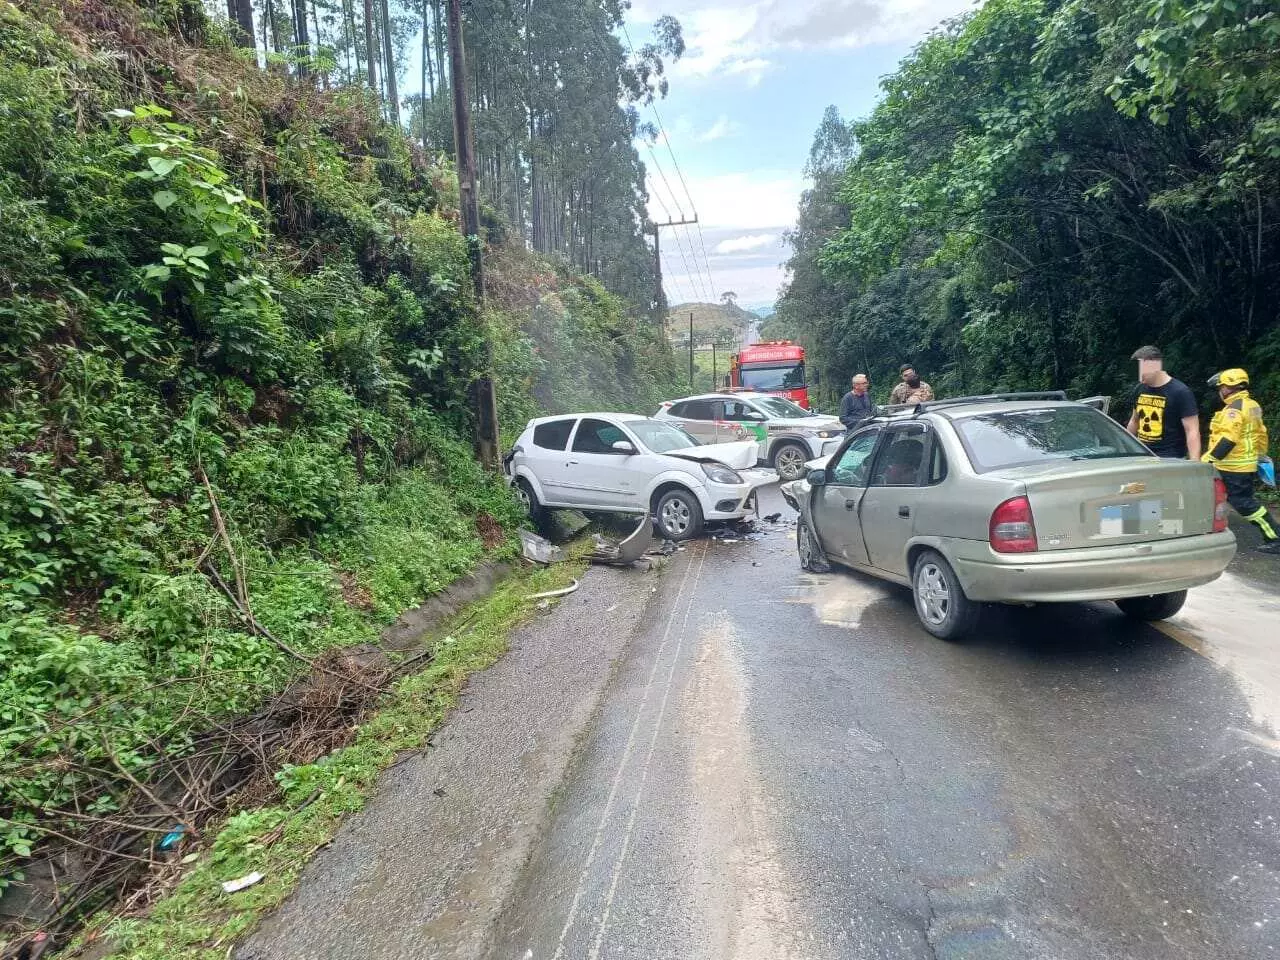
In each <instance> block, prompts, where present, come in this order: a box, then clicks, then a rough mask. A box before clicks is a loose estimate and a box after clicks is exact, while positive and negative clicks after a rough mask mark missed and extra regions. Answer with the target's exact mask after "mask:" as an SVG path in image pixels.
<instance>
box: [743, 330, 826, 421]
mask: <svg viewBox="0 0 1280 960" xmlns="http://www.w3.org/2000/svg"><path fill="white" fill-rule="evenodd" d="M729 389H731V390H754V391H757V392H759V393H772V394H776V395H778V396H781V397H786V398H787V399H788V400H791V401H793V402H795V403H798V404H800V406H802V407H804V408H805V409H806V410H807V409H809V383H808V381H807V380H806V379H805V375H804V347H802V346H800V344H798V343H792V342H791V341H790V340H773V341H770V342H767V343H753V344H751V346H749V347H743V348H742V350H741V352H739V353H735V354H734V355H733V356H731V357H730V358H729Z"/></svg>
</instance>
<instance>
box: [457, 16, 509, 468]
mask: <svg viewBox="0 0 1280 960" xmlns="http://www.w3.org/2000/svg"><path fill="white" fill-rule="evenodd" d="M449 72H450V73H451V74H452V78H453V82H452V83H450V84H449V86H450V89H451V90H452V93H453V143H454V149H455V150H456V151H457V153H456V155H457V165H458V199H459V203H460V206H461V208H462V211H461V212H462V235H463V236H464V237H466V239H467V248H468V249H469V250H470V252H471V282H472V285H473V286H474V287H475V292H476V319H477V320H478V321H479V323H480V325H481V337H482V339H483V342H484V349H483V364H484V369H483V370H482V371H481V374H480V376H479V377H478V378H476V381H475V382H474V383H473V384H472V385H471V394H472V399H473V401H474V402H475V416H476V436H475V448H476V456H477V457H478V458H479V460H480V462H481V463H483V464H484V465H485V467H487V468H488V469H490V470H496V469H497V468H498V405H497V400H496V398H495V396H494V390H493V342H492V340H490V338H489V331H488V329H487V328H486V326H485V325H486V320H485V314H484V260H483V250H482V248H481V242H480V195H479V191H478V190H477V188H476V154H475V144H474V142H473V141H472V133H471V101H470V100H468V99H467V56H466V51H465V50H464V49H463V45H462V0H449Z"/></svg>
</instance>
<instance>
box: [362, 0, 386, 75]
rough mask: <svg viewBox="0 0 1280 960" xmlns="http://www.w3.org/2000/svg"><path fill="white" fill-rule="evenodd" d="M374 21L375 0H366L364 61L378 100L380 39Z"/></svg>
mask: <svg viewBox="0 0 1280 960" xmlns="http://www.w3.org/2000/svg"><path fill="white" fill-rule="evenodd" d="M376 34H377V31H376V30H375V29H374V23H373V0H364V62H365V64H366V66H367V67H368V73H369V89H370V90H372V91H373V95H374V97H375V98H377V99H378V100H381V99H382V98H381V96H379V93H378V41H377V36H376Z"/></svg>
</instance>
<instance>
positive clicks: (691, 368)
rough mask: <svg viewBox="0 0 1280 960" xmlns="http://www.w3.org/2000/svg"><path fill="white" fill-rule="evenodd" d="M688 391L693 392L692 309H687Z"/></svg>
mask: <svg viewBox="0 0 1280 960" xmlns="http://www.w3.org/2000/svg"><path fill="white" fill-rule="evenodd" d="M689 392H690V393H693V311H692V310H690V311H689Z"/></svg>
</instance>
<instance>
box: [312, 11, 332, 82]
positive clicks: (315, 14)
mask: <svg viewBox="0 0 1280 960" xmlns="http://www.w3.org/2000/svg"><path fill="white" fill-rule="evenodd" d="M311 26H312V27H313V28H314V29H315V34H314V35H313V36H314V37H315V40H314V43H315V67H316V69H317V70H319V71H320V82H321V84H323V85H324V88H325V89H326V90H328V89H329V71H328V70H325V69H323V68H321V66H320V48H321V47H322V46H324V43H323V34H321V33H320V11H319V9H317V7H316V0H311Z"/></svg>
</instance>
